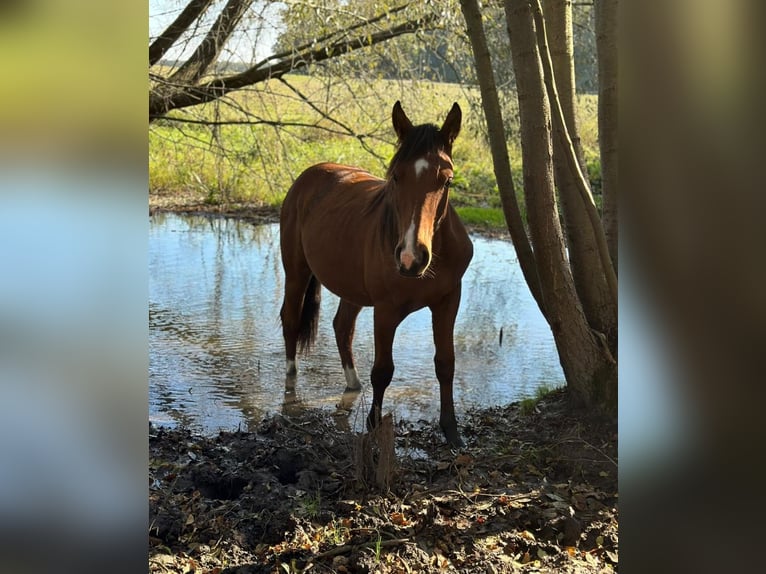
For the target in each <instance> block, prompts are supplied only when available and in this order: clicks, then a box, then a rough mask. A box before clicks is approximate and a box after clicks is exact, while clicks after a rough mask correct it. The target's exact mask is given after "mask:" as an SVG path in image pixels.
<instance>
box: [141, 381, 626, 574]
mask: <svg viewBox="0 0 766 574" xmlns="http://www.w3.org/2000/svg"><path fill="white" fill-rule="evenodd" d="M347 416H349V415H348V413H344V412H343V411H340V410H339V411H338V412H336V413H331V412H328V411H319V410H307V411H304V412H301V413H298V414H296V415H295V416H290V417H287V416H285V415H282V414H280V415H274V416H272V417H271V418H268V419H266V420H264V421H262V423H261V424H260V425H259V426H258V427H257V428H256V429H253V430H252V431H250V432H222V433H220V434H219V435H218V436H215V437H212V438H211V437H208V438H205V437H200V436H195V435H193V434H192V433H191V432H189V431H187V430H183V429H175V430H169V429H163V428H156V427H151V428H150V436H149V449H150V465H149V484H150V500H149V503H150V504H149V513H150V517H149V523H150V528H149V546H150V549H149V555H150V559H149V570H150V572H158V573H159V572H211V573H261V572H264V573H265V572H269V573H271V572H275V573H276V572H279V573H291V572H306V571H312V572H339V573H350V572H380V573H388V572H407V573H410V572H445V571H446V572H449V571H452V572H454V571H458V572H616V571H617V562H618V536H617V517H618V510H617V502H618V497H617V428H616V424H615V423H614V422H607V421H603V420H594V419H592V418H590V415H588V414H586V413H583V412H575V411H574V410H573V409H572V408H570V406H569V401H568V398H567V395H566V392H565V391H564V390H558V391H554V392H553V393H551V394H549V395H547V396H545V397H544V398H543V399H541V400H540V401H538V402H537V403H536V404H534V405H532V403H531V402H530V401H528V402H527V403H526V404H520V403H517V404H512V405H509V406H507V407H502V408H490V409H482V410H475V411H472V412H470V413H468V414H467V415H464V416H463V417H461V420H460V425H461V428H462V433H463V438H464V440H465V442H466V446H465V448H462V449H460V450H453V449H450V448H449V447H448V446H447V445H446V443H445V442H444V439H443V438H442V435H441V432H440V430H439V429H438V425H436V424H435V423H425V422H421V423H419V424H413V423H410V422H406V421H404V422H399V423H396V424H392V425H391V426H390V427H388V428H389V430H392V431H393V436H388V437H386V434H385V428H386V426H385V425H383V427H382V428H383V431H381V433H377V434H378V435H379V436H378V437H377V438H378V441H379V444H378V443H372V442H371V441H370V438H369V436H368V435H360V434H354V433H350V432H348V431H347V430H343V427H344V424H343V418H344V417H347ZM365 437H368V438H365ZM387 441H390V442H391V445H390V446H392V447H393V445H395V449H393V448H392V449H391V450H390V452H389V449H388V446H387ZM386 454H393V456H391V457H390V458H389V457H387V456H386Z"/></svg>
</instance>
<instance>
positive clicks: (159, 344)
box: [149, 214, 564, 434]
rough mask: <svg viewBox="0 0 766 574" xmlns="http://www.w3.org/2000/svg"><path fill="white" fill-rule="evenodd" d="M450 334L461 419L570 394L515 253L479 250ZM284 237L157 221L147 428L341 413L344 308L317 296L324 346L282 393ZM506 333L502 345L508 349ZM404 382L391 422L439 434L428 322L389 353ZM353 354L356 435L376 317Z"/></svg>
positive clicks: (415, 319)
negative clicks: (543, 392) (427, 426)
mask: <svg viewBox="0 0 766 574" xmlns="http://www.w3.org/2000/svg"><path fill="white" fill-rule="evenodd" d="M472 240H473V243H474V258H473V261H472V262H471V265H470V266H469V268H468V271H467V272H466V275H465V277H464V278H463V293H462V301H461V306H460V312H459V313H458V317H457V322H456V326H455V355H456V364H455V384H454V387H455V390H454V393H455V407H456V411H457V414H458V423H459V419H460V414H461V413H462V412H465V411H466V409H469V408H471V407H476V406H480V407H486V406H493V405H502V404H507V403H509V402H513V401H517V400H520V399H522V398H525V397H529V396H533V395H534V393H535V391H536V389H538V388H539V387H542V386H546V387H549V388H554V387H558V386H561V385H563V384H564V375H563V373H562V370H561V367H560V365H559V361H558V355H557V353H556V348H555V344H554V342H553V337H552V335H551V332H550V329H549V328H548V325H547V323H546V322H545V319H544V318H543V317H542V315H541V313H540V311H539V309H538V308H537V305H536V304H535V302H534V299H533V298H532V296H531V295H530V293H529V290H528V288H527V286H526V283H525V282H524V278H523V276H522V274H521V269H520V268H519V265H518V261H517V259H516V254H515V252H514V249H513V246H512V245H511V243H510V242H509V241H506V240H501V239H487V238H483V237H479V236H473V237H472ZM283 280H284V276H283V271H282V264H281V261H280V256H279V226H278V225H277V224H268V225H254V224H252V223H249V222H245V221H240V220H236V219H225V218H215V217H206V216H187V215H184V216H182V215H175V214H155V215H153V216H152V217H151V222H150V233H149V419H150V421H151V422H152V423H154V424H157V425H164V426H186V427H188V428H191V429H192V430H194V431H196V432H201V433H205V434H214V433H216V432H217V431H218V430H237V429H241V430H247V429H248V427H250V426H254V425H255V424H257V423H258V422H260V421H261V420H262V419H263V417H264V416H267V415H269V414H272V413H275V412H290V411H291V410H294V409H300V408H306V407H309V408H323V409H327V410H330V411H335V410H336V407H337V406H338V404H339V403H341V398H342V392H343V390H344V388H345V385H346V382H345V378H344V376H343V371H342V369H341V366H340V358H339V357H338V352H337V349H336V347H335V338H334V334H333V329H332V318H333V316H334V314H335V309H336V307H337V301H338V300H337V298H336V297H335V296H334V295H332V294H331V293H330V292H329V291H327V290H326V289H322V306H321V311H320V323H319V332H318V336H317V343H316V346H315V348H314V349H313V351H312V353H311V355H309V356H308V357H299V360H298V381H297V386H296V390H295V392H294V393H285V389H284V383H285V372H284V370H285V357H284V344H283V340H282V330H281V325H280V322H279V309H280V306H281V304H282V288H283ZM501 332H502V337H501V335H500V334H501ZM393 352H394V362H395V363H396V371H395V373H394V378H393V380H392V382H391V385H390V386H389V388H388V390H387V391H386V396H385V401H384V404H383V411H384V413H386V412H389V411H390V412H393V413H394V417H395V419H397V420H398V419H408V420H411V421H413V422H417V421H420V420H425V421H435V420H438V417H439V385H438V383H437V381H436V376H435V374H434V371H433V353H434V347H433V341H432V336H431V315H430V312H429V311H428V310H427V309H423V310H421V311H418V312H416V313H413V314H412V315H410V316H409V317H407V319H405V320H404V322H403V323H402V324H401V325H400V326H399V329H398V330H397V332H396V340H395V342H394V351H393ZM354 354H355V359H356V364H357V369H358V371H359V376H360V378H361V379H362V383H363V390H362V392H361V393H360V394H358V396H356V397H355V399H354V401H353V403H351V404H346V403H344V405H343V406H344V407H345V409H346V410H345V411H344V412H350V415H349V416H348V421H349V422H350V425H351V427H353V428H354V429H356V430H361V428H362V427H363V421H364V417H365V416H366V414H367V411H368V409H369V405H370V402H371V399H372V389H371V387H370V384H369V372H370V369H371V367H372V361H373V358H374V351H373V343H372V309H371V308H365V309H363V310H362V312H361V313H360V315H359V318H358V320H357V328H356V335H355V338H354Z"/></svg>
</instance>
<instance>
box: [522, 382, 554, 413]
mask: <svg viewBox="0 0 766 574" xmlns="http://www.w3.org/2000/svg"><path fill="white" fill-rule="evenodd" d="M554 390H555V389H552V388H551V387H549V386H548V385H542V386H541V387H538V388H537V389H536V390H535V396H534V397H527V398H525V399H522V400H521V402H520V403H519V413H520V414H521V415H522V416H529V415H531V414H532V413H533V412H534V410H535V407H536V406H537V403H539V402H540V401H541V400H542V399H543V398H544V397H545V396H546V395H549V394H550V393H552V392H553V391H554Z"/></svg>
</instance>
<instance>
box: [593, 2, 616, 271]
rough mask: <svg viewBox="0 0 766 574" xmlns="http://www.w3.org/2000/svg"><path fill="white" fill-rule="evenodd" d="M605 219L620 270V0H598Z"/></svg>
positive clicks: (610, 250) (599, 86) (597, 29)
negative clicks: (618, 190) (618, 112)
mask: <svg viewBox="0 0 766 574" xmlns="http://www.w3.org/2000/svg"><path fill="white" fill-rule="evenodd" d="M595 11H596V53H597V56H598V143H599V151H600V154H601V190H602V194H603V195H602V214H603V215H602V218H603V221H604V233H605V235H606V240H607V245H608V246H609V254H610V255H611V256H612V262H613V263H614V268H615V269H617V0H595Z"/></svg>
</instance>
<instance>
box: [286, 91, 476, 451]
mask: <svg viewBox="0 0 766 574" xmlns="http://www.w3.org/2000/svg"><path fill="white" fill-rule="evenodd" d="M392 119H393V124H394V130H395V131H396V134H397V136H398V138H399V142H398V148H397V150H396V153H395V154H394V157H393V159H392V160H391V164H390V166H389V168H388V172H387V174H386V179H379V178H377V177H375V176H373V175H371V174H369V173H367V172H366V171H364V170H362V169H360V168H356V167H348V166H343V165H336V164H332V163H322V164H318V165H315V166H313V167H310V168H308V169H307V170H306V171H304V172H303V173H302V174H301V175H300V176H299V177H298V179H296V180H295V183H293V185H292V187H291V188H290V190H289V191H288V193H287V196H286V197H285V200H284V203H283V204H282V211H281V215H280V239H281V249H282V265H283V266H284V270H285V298H284V302H283V304H282V310H281V312H280V316H281V318H282V329H283V333H284V337H285V347H286V355H287V379H286V381H287V385H288V387H289V386H292V385H294V383H295V378H296V373H297V371H296V365H295V354H296V349H297V347H298V346H300V347H301V350H303V351H307V350H308V349H309V348H310V346H311V344H312V342H313V340H314V337H315V336H316V328H317V320H318V313H319V300H320V285H324V286H325V287H327V288H328V289H329V290H330V291H332V292H333V293H335V294H336V295H337V296H338V297H340V305H339V306H338V312H337V313H336V315H335V318H334V319H333V327H334V328H335V339H336V342H337V344H338V350H339V351H340V359H341V364H342V366H343V371H344V374H345V376H346V383H347V390H358V389H359V388H360V383H359V376H358V375H357V372H356V368H355V367H354V358H353V355H352V349H351V346H352V340H353V337H354V327H355V323H356V317H357V315H358V314H359V311H360V310H361V308H362V307H365V306H372V307H374V325H375V326H374V331H375V362H374V364H373V367H372V373H371V375H370V379H371V382H372V393H373V394H372V409H371V410H370V414H369V416H368V418H367V426H368V428H370V427H372V426H374V425H375V424H376V423H377V421H378V420H379V417H380V412H381V408H382V405H383V394H384V393H385V390H386V388H387V387H388V385H389V383H390V382H391V378H392V377H393V374H394V362H393V358H392V351H391V348H392V345H393V342H394V333H395V332H396V328H397V326H398V325H399V323H401V322H402V320H403V319H404V318H405V317H406V316H407V315H409V314H410V313H412V312H413V311H417V310H418V309H422V308H423V307H428V308H429V309H431V315H432V322H433V336H434V345H435V348H436V354H435V356H434V364H435V367H436V377H437V379H438V380H439V386H440V396H441V414H440V418H439V422H440V424H441V428H442V430H443V431H444V435H445V436H446V438H447V441H448V442H449V443H450V444H452V445H456V446H457V445H461V444H462V441H461V439H460V435H459V434H458V430H457V421H456V419H455V405H454V402H453V399H452V379H453V375H454V372H455V350H454V343H453V329H454V326H455V316H456V315H457V311H458V306H459V305H460V284H461V279H462V277H463V273H465V270H466V268H467V267H468V263H469V262H470V261H471V257H472V256H473V245H472V244H471V240H470V239H469V237H468V233H466V230H465V227H463V224H462V222H461V221H460V219H459V217H458V215H457V213H455V210H454V209H453V208H452V206H451V205H450V204H449V186H450V183H451V182H452V175H453V173H452V168H453V166H452V158H451V157H450V156H451V154H452V144H453V142H454V141H455V138H456V137H457V135H458V132H459V131H460V121H461V112H460V107H459V106H458V105H457V104H454V105H453V106H452V109H451V110H450V112H449V114H448V115H447V118H446V119H445V121H444V124H443V125H442V127H441V128H437V127H436V126H435V125H432V124H426V125H419V126H413V125H412V123H411V122H410V120H409V119H408V118H407V115H406V114H405V113H404V110H402V106H401V104H400V103H399V102H396V104H394V109H393V113H392Z"/></svg>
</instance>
